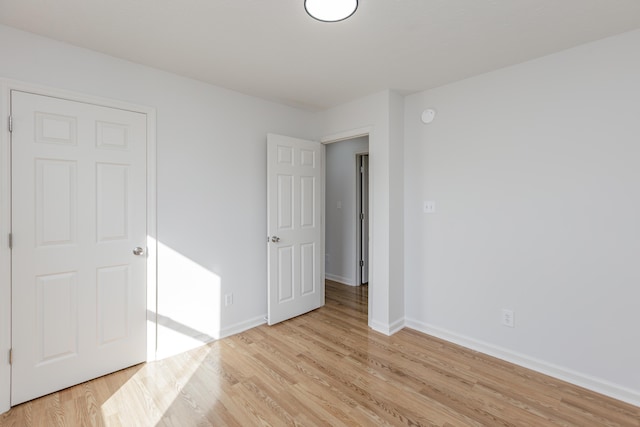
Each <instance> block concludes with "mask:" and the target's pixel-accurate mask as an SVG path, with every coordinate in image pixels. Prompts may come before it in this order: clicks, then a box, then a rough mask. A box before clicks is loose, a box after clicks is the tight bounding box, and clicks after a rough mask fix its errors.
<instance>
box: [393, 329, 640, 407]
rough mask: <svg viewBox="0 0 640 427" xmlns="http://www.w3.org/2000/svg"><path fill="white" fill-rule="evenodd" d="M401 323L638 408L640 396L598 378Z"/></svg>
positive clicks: (480, 342) (472, 341)
mask: <svg viewBox="0 0 640 427" xmlns="http://www.w3.org/2000/svg"><path fill="white" fill-rule="evenodd" d="M404 323H405V326H406V327H407V328H411V329H414V330H416V331H419V332H422V333H425V334H427V335H432V336H434V337H437V338H441V339H443V340H446V341H449V342H452V343H454V344H458V345H461V346H463V347H466V348H469V349H471V350H475V351H479V352H481V353H484V354H487V355H489V356H493V357H496V358H498V359H502V360H505V361H507V362H509V363H513V364H515V365H519V366H522V367H525V368H528V369H531V370H533V371H536V372H540V373H542V374H545V375H549V376H551V377H554V378H557V379H559V380H562V381H566V382H568V383H571V384H575V385H577V386H579V387H583V388H586V389H589V390H591V391H595V392H596V393H600V394H603V395H605V396H609V397H612V398H614V399H618V400H621V401H623V402H627V403H630V404H632V405H635V406H640V392H638V391H636V390H632V389H629V388H626V387H623V386H619V385H617V384H613V383H610V382H608V381H605V380H602V379H599V378H595V377H592V376H589V375H585V374H582V373H580V372H576V371H573V370H571V369H567V368H564V367H562V366H557V365H554V364H551V363H548V362H545V361H542V360H538V359H535V358H532V357H529V356H527V355H524V354H521V353H517V352H514V351H511V350H508V349H505V348H502V347H499V346H496V345H493V344H489V343H486V342H483V341H479V340H476V339H473V338H470V337H467V336H464V335H460V334H457V333H455V332H451V331H448V330H446V329H442V328H439V327H436V326H433V325H429V324H427V323H424V322H420V321H417V320H413V319H405V322H404Z"/></svg>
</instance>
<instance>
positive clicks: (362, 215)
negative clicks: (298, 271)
mask: <svg viewBox="0 0 640 427" xmlns="http://www.w3.org/2000/svg"><path fill="white" fill-rule="evenodd" d="M362 220H364V212H360V221H362Z"/></svg>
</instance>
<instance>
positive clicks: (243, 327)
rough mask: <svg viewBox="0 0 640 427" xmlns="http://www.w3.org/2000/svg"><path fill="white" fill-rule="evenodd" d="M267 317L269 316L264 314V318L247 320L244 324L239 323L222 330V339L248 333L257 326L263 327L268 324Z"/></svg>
mask: <svg viewBox="0 0 640 427" xmlns="http://www.w3.org/2000/svg"><path fill="white" fill-rule="evenodd" d="M266 317H267V315H266V314H264V315H262V316H258V317H254V318H253V319H249V320H245V321H243V322H238V323H236V324H235V325H231V326H227V327H226V328H222V329H221V330H220V339H222V338H226V337H230V336H231V335H235V334H239V333H240V332H244V331H247V330H249V329H251V328H255V327H256V326H260V325H263V324H265V323H267V321H266Z"/></svg>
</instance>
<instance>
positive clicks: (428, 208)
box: [422, 200, 436, 214]
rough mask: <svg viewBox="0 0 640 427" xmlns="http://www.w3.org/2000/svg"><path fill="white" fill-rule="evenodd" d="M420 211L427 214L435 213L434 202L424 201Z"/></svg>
mask: <svg viewBox="0 0 640 427" xmlns="http://www.w3.org/2000/svg"><path fill="white" fill-rule="evenodd" d="M422 211H423V212H424V213H427V214H432V213H436V202H434V201H433V200H425V201H424V202H423V203H422Z"/></svg>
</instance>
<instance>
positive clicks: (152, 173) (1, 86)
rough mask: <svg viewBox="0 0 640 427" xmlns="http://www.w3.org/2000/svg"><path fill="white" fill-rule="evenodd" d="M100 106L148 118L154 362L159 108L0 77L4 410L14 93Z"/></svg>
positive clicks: (2, 400)
mask: <svg viewBox="0 0 640 427" xmlns="http://www.w3.org/2000/svg"><path fill="white" fill-rule="evenodd" d="M12 90H20V91H23V92H30V93H34V94H38V95H43V96H51V97H56V98H63V99H67V100H70V101H77V102H83V103H86V104H94V105H100V106H104V107H110V108H118V109H122V110H129V111H133V112H137V113H142V114H145V115H146V116H147V129H146V131H147V159H146V160H147V196H146V199H147V242H146V243H147V251H148V252H147V283H146V292H147V361H151V360H155V357H156V348H157V315H156V313H157V256H158V250H157V240H156V239H157V187H156V170H157V169H156V167H157V164H156V153H157V151H156V110H155V108H152V107H147V106H142V105H136V104H132V103H128V102H123V101H118V100H114V99H109V98H103V97H98V96H92V95H86V94H82V93H77V92H72V91H67V90H62V89H55V88H51V87H47V86H40V85H36V84H31V83H27V82H21V81H17V80H11V79H2V78H0V126H1V129H2V130H1V131H0V413H3V412H6V411H8V410H9V408H10V406H11V403H10V402H11V401H10V394H11V365H10V364H9V349H10V348H11V250H10V248H9V238H8V236H9V233H10V232H11V176H12V175H11V133H10V132H9V126H8V117H9V112H10V111H11V96H10V95H11V91H12Z"/></svg>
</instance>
